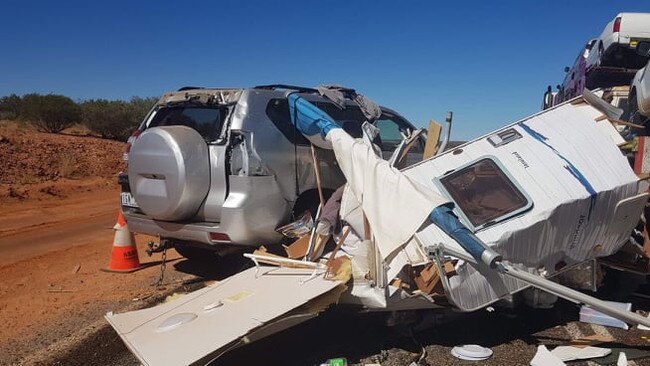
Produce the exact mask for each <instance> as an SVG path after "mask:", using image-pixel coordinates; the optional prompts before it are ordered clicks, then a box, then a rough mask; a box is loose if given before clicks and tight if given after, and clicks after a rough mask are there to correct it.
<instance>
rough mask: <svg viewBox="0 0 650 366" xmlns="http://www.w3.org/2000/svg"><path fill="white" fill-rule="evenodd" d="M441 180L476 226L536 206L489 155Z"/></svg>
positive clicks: (490, 222)
mask: <svg viewBox="0 0 650 366" xmlns="http://www.w3.org/2000/svg"><path fill="white" fill-rule="evenodd" d="M440 183H441V184H442V186H443V187H444V188H445V190H446V191H447V193H449V195H450V196H451V198H452V199H453V200H454V202H455V203H456V205H457V206H458V208H460V210H461V211H462V213H463V214H464V216H465V217H466V218H467V219H468V220H469V222H470V223H471V224H472V225H473V226H474V228H479V227H481V226H486V225H489V224H493V223H494V222H495V221H497V220H503V219H506V218H508V217H511V216H513V215H515V214H517V213H519V212H522V211H524V210H527V209H528V208H530V207H531V206H532V203H530V201H529V200H528V198H527V197H526V196H525V195H524V193H523V192H522V191H521V190H520V189H519V188H518V187H517V185H516V184H515V183H514V182H512V181H511V180H510V178H509V177H508V176H507V175H506V173H505V172H504V171H503V170H502V169H501V168H500V167H499V165H497V163H496V162H495V161H494V160H492V159H489V158H484V159H481V160H478V161H476V162H474V163H471V164H470V165H468V166H465V167H463V168H461V169H459V170H456V171H454V172H452V173H450V174H448V175H446V176H444V177H442V178H440Z"/></svg>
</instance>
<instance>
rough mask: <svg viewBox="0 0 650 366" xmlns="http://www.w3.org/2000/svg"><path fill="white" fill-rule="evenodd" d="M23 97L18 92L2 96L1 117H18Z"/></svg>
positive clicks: (0, 100) (0, 102)
mask: <svg viewBox="0 0 650 366" xmlns="http://www.w3.org/2000/svg"><path fill="white" fill-rule="evenodd" d="M22 102H23V99H22V98H21V97H19V96H17V95H16V94H11V95H8V96H6V97H2V98H0V119H11V120H13V119H16V118H18V116H19V114H20V108H21V105H22Z"/></svg>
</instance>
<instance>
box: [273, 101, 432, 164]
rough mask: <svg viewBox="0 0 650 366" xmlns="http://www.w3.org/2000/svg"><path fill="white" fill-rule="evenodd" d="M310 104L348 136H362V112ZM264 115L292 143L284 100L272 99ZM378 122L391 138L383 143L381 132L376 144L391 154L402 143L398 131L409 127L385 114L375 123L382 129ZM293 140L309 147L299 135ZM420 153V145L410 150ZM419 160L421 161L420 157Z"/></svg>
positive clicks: (289, 119)
mask: <svg viewBox="0 0 650 366" xmlns="http://www.w3.org/2000/svg"><path fill="white" fill-rule="evenodd" d="M312 103H313V104H314V105H316V106H317V107H318V108H320V109H321V110H323V111H324V112H325V113H327V114H328V115H329V116H330V117H332V118H333V119H334V120H335V121H337V122H338V123H339V124H340V125H341V126H342V127H343V129H344V130H345V131H346V132H347V133H348V134H350V136H352V137H357V138H358V137H362V136H363V132H362V131H361V125H362V124H363V122H365V121H366V117H365V116H364V115H363V112H361V109H359V107H354V106H347V107H346V108H345V109H340V108H339V107H337V106H336V105H334V104H333V103H328V102H322V101H321V102H312ZM266 115H267V116H268V117H269V119H270V120H271V121H272V122H273V124H274V125H275V126H276V127H277V128H278V129H279V130H280V132H282V134H283V135H284V136H285V137H286V138H287V139H288V140H289V141H292V142H293V141H294V130H293V125H292V124H291V118H290V116H289V104H288V102H287V100H286V99H272V100H271V101H269V104H268V105H267V106H266ZM398 121H399V122H398ZM379 122H381V123H382V125H384V124H385V126H384V127H385V128H386V129H388V130H390V131H392V132H387V133H388V134H390V137H391V138H389V139H388V141H386V142H385V143H384V132H383V131H382V132H381V133H380V140H381V141H378V142H379V144H380V145H382V151H387V152H392V151H393V150H395V147H396V146H397V144H399V142H401V141H402V136H401V135H400V134H399V131H406V129H407V128H410V126H409V125H408V123H406V122H405V121H401V120H399V119H398V118H397V117H394V116H391V115H386V114H383V115H382V116H381V118H380V119H379V120H378V121H377V122H376V123H375V125H376V126H377V127H379V128H380V129H383V128H384V127H382V126H381V125H379V124H378V123H379ZM393 130H397V135H395V131H393ZM387 137H389V135H387ZM295 140H296V143H298V144H299V145H309V141H308V140H307V139H306V138H305V137H304V136H302V135H301V134H300V133H298V134H297V136H296V137H295ZM422 151H423V148H422V144H421V143H418V144H416V146H414V148H413V150H412V152H419V153H421V152H422ZM389 156H390V155H389ZM419 160H421V156H420V159H419Z"/></svg>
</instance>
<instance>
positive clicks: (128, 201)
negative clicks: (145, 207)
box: [120, 192, 139, 207]
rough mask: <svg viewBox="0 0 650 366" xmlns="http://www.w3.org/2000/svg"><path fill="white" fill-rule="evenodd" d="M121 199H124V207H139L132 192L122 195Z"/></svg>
mask: <svg viewBox="0 0 650 366" xmlns="http://www.w3.org/2000/svg"><path fill="white" fill-rule="evenodd" d="M120 198H121V199H122V206H129V207H139V206H138V203H137V202H135V198H133V195H132V194H131V192H122V193H120Z"/></svg>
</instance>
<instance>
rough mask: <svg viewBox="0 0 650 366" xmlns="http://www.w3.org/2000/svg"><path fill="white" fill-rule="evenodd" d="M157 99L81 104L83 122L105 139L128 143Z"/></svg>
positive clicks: (87, 101) (97, 100) (100, 101)
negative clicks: (127, 140) (128, 139)
mask: <svg viewBox="0 0 650 366" xmlns="http://www.w3.org/2000/svg"><path fill="white" fill-rule="evenodd" d="M155 102H156V98H139V97H134V98H131V100H130V101H128V102H127V101H121V100H106V99H91V100H86V101H84V102H82V103H81V104H80V106H81V111H82V122H83V124H85V125H86V126H87V127H88V128H89V129H90V130H92V131H93V132H96V133H98V134H99V135H101V136H102V137H104V138H109V139H115V140H120V141H126V139H127V138H128V137H129V136H130V135H131V133H132V132H133V130H135V129H136V128H137V127H138V125H139V124H140V122H142V120H143V119H144V117H145V116H146V114H147V113H148V112H149V110H150V109H151V107H152V106H153V105H154V103H155Z"/></svg>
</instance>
